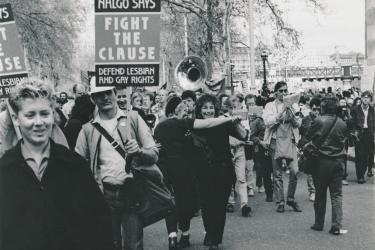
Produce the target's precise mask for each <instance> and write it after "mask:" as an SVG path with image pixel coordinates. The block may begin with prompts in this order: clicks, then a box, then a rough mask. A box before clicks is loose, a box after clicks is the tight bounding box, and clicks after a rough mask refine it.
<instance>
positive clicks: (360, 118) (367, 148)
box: [352, 91, 375, 184]
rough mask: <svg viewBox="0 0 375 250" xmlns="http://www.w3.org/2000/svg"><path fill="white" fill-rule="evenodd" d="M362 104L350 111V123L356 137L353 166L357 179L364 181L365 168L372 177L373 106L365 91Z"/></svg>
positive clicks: (368, 93) (374, 119)
mask: <svg viewBox="0 0 375 250" xmlns="http://www.w3.org/2000/svg"><path fill="white" fill-rule="evenodd" d="M361 99H362V104H361V105H359V106H356V107H355V108H354V109H353V112H352V125H353V129H354V134H355V136H356V138H358V140H357V142H356V143H355V167H356V174H357V181H358V183H359V184H363V183H365V182H366V181H365V179H364V175H365V172H366V168H367V177H372V176H373V173H372V169H373V168H374V131H375V114H374V107H372V106H371V105H370V101H372V95H371V93H370V92H369V91H365V92H363V93H362V95H361Z"/></svg>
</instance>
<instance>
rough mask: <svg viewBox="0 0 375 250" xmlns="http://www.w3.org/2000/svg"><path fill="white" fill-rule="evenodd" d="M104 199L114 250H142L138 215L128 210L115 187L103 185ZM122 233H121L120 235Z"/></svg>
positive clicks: (141, 235)
mask: <svg viewBox="0 0 375 250" xmlns="http://www.w3.org/2000/svg"><path fill="white" fill-rule="evenodd" d="M103 188H104V198H105V199H106V201H107V202H108V204H109V207H110V212H111V219H112V234H113V241H114V245H115V250H122V249H123V248H122V243H124V248H125V250H142V249H143V225H142V222H141V219H140V217H139V215H138V214H137V213H136V212H135V211H133V210H132V209H130V208H129V204H126V202H125V201H124V199H123V198H122V197H121V195H120V189H119V188H116V186H111V185H108V184H107V185H103ZM121 231H122V233H121Z"/></svg>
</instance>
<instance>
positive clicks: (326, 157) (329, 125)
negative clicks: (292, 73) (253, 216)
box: [306, 96, 348, 235]
mask: <svg viewBox="0 0 375 250" xmlns="http://www.w3.org/2000/svg"><path fill="white" fill-rule="evenodd" d="M321 107H322V115H321V116H319V117H317V118H315V119H314V121H313V122H312V125H311V127H310V129H309V131H308V133H307V136H306V143H308V142H311V143H312V144H313V145H315V147H317V154H318V157H317V158H316V159H315V160H316V161H317V163H316V164H313V165H312V166H313V169H312V175H313V180H314V185H315V190H316V192H315V201H314V211H315V223H314V225H313V226H311V229H313V230H315V231H323V227H324V220H325V212H326V203H327V189H329V192H330V196H331V204H332V227H331V229H330V230H329V233H331V234H333V235H340V234H343V233H346V232H347V231H346V230H343V229H342V178H343V174H344V165H345V162H346V150H345V141H346V138H347V136H348V127H347V125H346V123H345V122H344V121H343V120H342V119H341V118H340V117H338V115H337V109H338V99H337V98H336V97H333V96H327V97H324V98H323V99H322V102H321Z"/></svg>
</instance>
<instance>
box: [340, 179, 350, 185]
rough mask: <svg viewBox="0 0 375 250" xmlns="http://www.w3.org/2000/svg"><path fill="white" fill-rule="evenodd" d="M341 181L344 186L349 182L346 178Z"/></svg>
mask: <svg viewBox="0 0 375 250" xmlns="http://www.w3.org/2000/svg"><path fill="white" fill-rule="evenodd" d="M341 182H342V185H345V186H347V185H349V182H348V181H347V180H342V181H341Z"/></svg>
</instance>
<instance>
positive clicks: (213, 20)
mask: <svg viewBox="0 0 375 250" xmlns="http://www.w3.org/2000/svg"><path fill="white" fill-rule="evenodd" d="M163 2H164V3H166V5H163V6H164V7H165V8H168V9H169V10H170V12H169V13H172V14H173V13H176V12H180V13H181V11H184V12H187V13H190V16H191V15H193V16H195V17H196V19H193V20H194V23H193V25H192V22H191V20H192V19H191V18H190V19H189V24H190V27H193V29H196V28H198V27H199V28H202V29H199V32H200V33H201V34H202V33H204V35H205V39H204V42H203V45H205V46H204V48H205V56H204V57H205V59H206V62H207V67H208V71H209V75H211V74H212V64H213V62H214V60H215V59H218V58H222V57H223V55H222V54H223V53H222V52H223V51H225V50H223V48H224V44H225V43H226V42H227V37H228V34H227V33H226V31H225V30H226V28H225V27H224V26H225V25H226V24H227V23H229V19H230V18H228V16H227V14H228V13H229V16H231V17H246V16H247V13H248V3H247V2H248V1H247V0H235V1H233V0H232V1H219V0H163ZM305 2H306V4H307V5H309V6H311V8H312V10H313V11H314V12H316V11H322V10H323V9H324V6H323V4H322V2H323V0H305ZM228 3H230V4H229V5H228ZM228 6H230V10H228V9H226V8H227V7H228ZM255 11H256V13H257V14H258V17H259V19H261V20H260V21H261V22H263V24H264V25H270V26H271V27H272V28H273V30H274V31H275V32H274V35H273V37H274V43H275V44H274V47H275V48H285V47H288V48H290V49H299V48H300V46H301V44H300V33H299V32H298V31H297V30H296V29H294V28H293V27H292V26H291V25H289V24H288V23H287V22H286V21H285V13H284V11H283V10H282V8H281V7H280V6H279V5H278V4H277V1H276V0H256V1H255ZM197 23H199V25H198V24H197ZM233 31H234V29H232V30H231V32H233ZM201 34H198V35H197V36H193V35H194V31H193V32H192V33H189V35H191V36H190V38H191V40H195V38H197V37H198V39H202V35H201ZM233 35H234V36H236V35H238V34H233ZM236 37H238V36H236ZM283 37H284V38H285V37H287V38H288V39H287V40H282V39H280V38H283ZM191 42H192V43H194V42H193V41H191ZM215 49H217V51H215ZM224 58H226V57H225V56H224ZM224 60H227V58H226V59H224Z"/></svg>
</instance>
